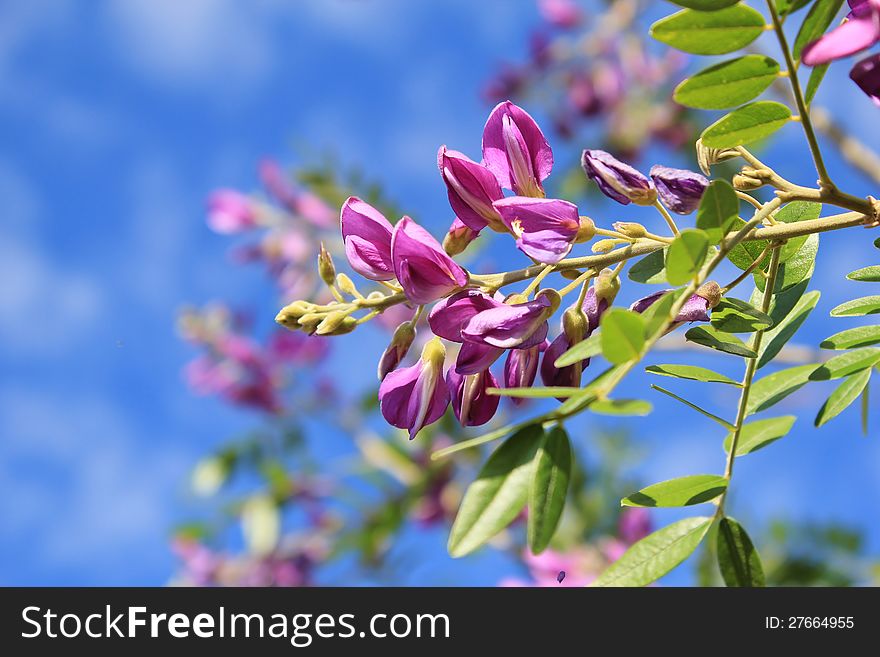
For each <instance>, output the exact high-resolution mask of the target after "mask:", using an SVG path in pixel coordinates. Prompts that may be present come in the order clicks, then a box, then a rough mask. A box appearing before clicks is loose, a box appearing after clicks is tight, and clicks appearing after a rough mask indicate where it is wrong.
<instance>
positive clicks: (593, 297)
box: [581, 275, 619, 337]
mask: <svg viewBox="0 0 880 657" xmlns="http://www.w3.org/2000/svg"><path fill="white" fill-rule="evenodd" d="M596 280H597V282H598V281H600V280H602V276H601V275H600V277H599V278H597V279H596ZM614 281H615V282H617V283H619V281H618V280H617V278H615V279H614ZM607 287H610V289H609V290H607V291H605V296H603V297H602V298H600V297H599V296H598V295H597V294H596V284H595V283H594V285H593V286H592V287H591V288H590V289H589V290H587V295H586V296H585V297H584V303H583V305H582V306H581V310H583V311H584V314H585V315H586V316H587V321H588V322H589V324H590V327H589V329H588V332H587V336H586V337H589V336H590V333H592V332H593V331H595V330H596V329H597V328H599V322H600V321H601V319H602V315H604V314H605V311H606V310H608V306H610V305H611V303H612V302H613V301H614V297H615V296H616V295H617V290H618V289H619V285H618V286H614V285H613V284H612V285H610V286H607ZM608 297H610V299H609V298H608Z"/></svg>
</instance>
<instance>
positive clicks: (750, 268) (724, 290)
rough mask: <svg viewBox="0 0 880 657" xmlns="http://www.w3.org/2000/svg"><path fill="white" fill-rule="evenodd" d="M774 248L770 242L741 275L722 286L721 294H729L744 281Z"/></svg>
mask: <svg viewBox="0 0 880 657" xmlns="http://www.w3.org/2000/svg"><path fill="white" fill-rule="evenodd" d="M772 248H773V247H772V246H771V245H770V244H768V245H767V246H766V247H765V248H764V250H763V251H761V255H759V256H758V257H757V258H755V261H754V262H753V263H752V264H750V265H749V266H748V267H746V269H745V271H743V273H742V274H740V275H739V276H737V277H736V278H734V279H733V280H732V281H730V283H728V284H727V285H724V286H722V287H721V294H727V293H728V292H730V291H731V290H732V289H733V288H735V287H736V286H737V285H739V284H740V283H742V282H743V281H744V280H746V279H747V278H748V277H749V275H750V274H751V273H752V272H753V271H755V269H757V268H758V265H760V264H761V263H762V262H763V261H764V258H766V257H767V254H768V253H769V252H770V249H772Z"/></svg>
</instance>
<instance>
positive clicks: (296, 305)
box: [275, 301, 314, 331]
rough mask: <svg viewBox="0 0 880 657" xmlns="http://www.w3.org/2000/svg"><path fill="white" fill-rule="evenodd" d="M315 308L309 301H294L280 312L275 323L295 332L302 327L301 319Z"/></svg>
mask: <svg viewBox="0 0 880 657" xmlns="http://www.w3.org/2000/svg"><path fill="white" fill-rule="evenodd" d="M313 308H314V305H313V304H311V303H309V302H308V301H294V302H293V303H291V304H288V305H286V306H284V308H282V309H281V310H280V311H278V314H277V315H276V316H275V321H276V322H278V323H279V324H281V325H282V326H284V327H286V328H289V329H291V330H294V331H295V330H297V329H298V328H299V326H300V325H299V320H300V318H301V317H302V316H303V315H305V314H306V313H309V312H311V310H312V309H313Z"/></svg>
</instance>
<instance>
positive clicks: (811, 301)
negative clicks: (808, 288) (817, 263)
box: [758, 287, 819, 369]
mask: <svg viewBox="0 0 880 657" xmlns="http://www.w3.org/2000/svg"><path fill="white" fill-rule="evenodd" d="M797 292H798V290H797V289H796V287H792V288H790V289H789V290H788V291H786V292H783V293H781V294H776V295H775V296H774V300H775V302H776V308H771V310H770V316H771V317H773V319H774V321H775V322H776V323H775V325H774V326H773V328H772V329H769V330H768V331H766V332H765V333H764V340H763V342H762V343H761V353H760V354H759V355H758V369H761V368H762V367H764V366H765V365H767V363H769V362H770V361H772V360H773V359H774V358H775V357H776V354H778V353H779V351H780V350H781V349H782V348H783V347H784V346H785V344H786V343H787V342H788V341H789V340H790V339H791V338H792V336H793V335H794V334H795V333H796V332H797V330H798V329H799V328H800V327H801V324H803V323H804V322H805V321H806V319H807V317H808V316H809V315H810V313H811V312H812V311H813V308H815V307H816V304H817V303H819V291H818V290H815V291H813V292H807V293H806V294H804V295H803V296H800V297H799V298H798V299H797V303H796V304H795V305H794V307H793V308H791V310H790V311H788V312H785V311H786V306H787V302H788V301H789V300H790V299H787V298H786V295H788V297H798V296H799V295H798V294H797ZM780 316H781V318H780Z"/></svg>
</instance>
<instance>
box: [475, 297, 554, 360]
mask: <svg viewBox="0 0 880 657" xmlns="http://www.w3.org/2000/svg"><path fill="white" fill-rule="evenodd" d="M558 307H559V295H558V294H556V293H555V292H554V291H552V290H544V291H542V292H540V293H538V296H537V297H536V298H535V300H534V301H526V302H525V303H517V304H506V303H505V304H501V305H499V306H496V307H495V308H490V309H488V310H483V311H482V312H479V313H477V314H476V315H474V316H473V317H472V318H471V319H470V320H468V321H467V322H466V323H465V325H464V326H463V328H462V331H461V337H462V338H463V339H464V341H465V342H474V343H476V344H481V345H488V346H492V347H499V348H502V349H513V348H520V349H527V348H528V347H533V346H535V345H536V344H540V343H541V342H543V341H544V338H546V337H547V318H548V317H550V315H552V314H553V313H554V312H556V309H557V308H558Z"/></svg>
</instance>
